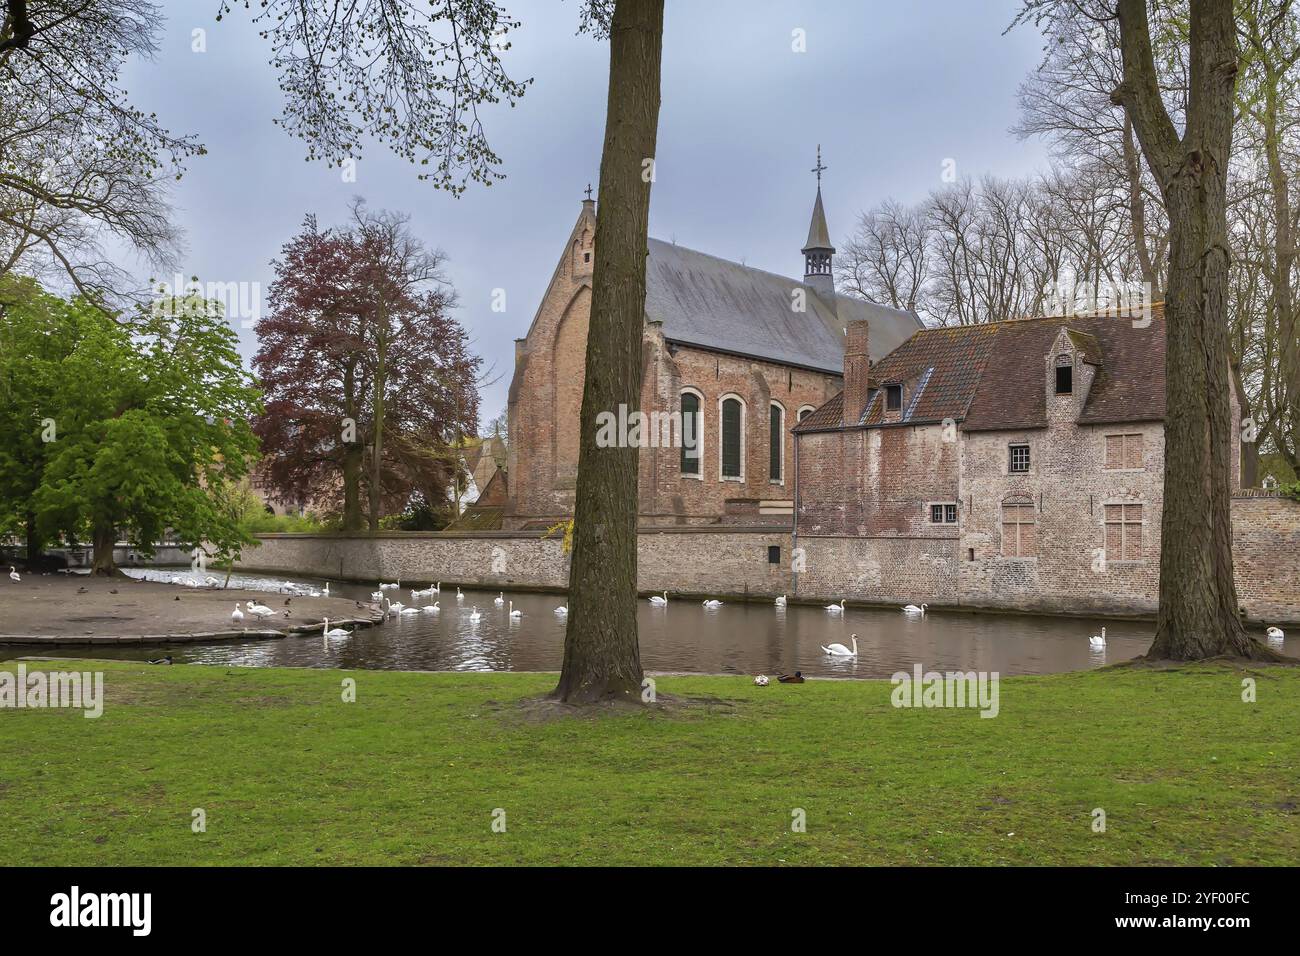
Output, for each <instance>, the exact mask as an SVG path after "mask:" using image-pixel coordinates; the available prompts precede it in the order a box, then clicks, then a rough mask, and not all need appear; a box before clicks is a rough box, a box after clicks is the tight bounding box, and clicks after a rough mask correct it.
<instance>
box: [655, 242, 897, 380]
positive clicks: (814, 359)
mask: <svg viewBox="0 0 1300 956" xmlns="http://www.w3.org/2000/svg"><path fill="white" fill-rule="evenodd" d="M793 289H803V290H804V292H805V296H804V301H805V303H806V306H807V311H805V312H796V311H795V310H794V309H793V308H792V307H791V305H792V299H791V291H792V290H793ZM645 312H646V318H647V319H648V320H650V321H652V322H662V323H663V332H664V337H665V338H667V339H668V340H669V341H673V342H680V343H682V344H684V345H694V346H698V347H701V348H706V349H712V350H715V351H719V352H730V353H733V354H738V355H747V356H751V357H753V358H759V359H767V360H769V361H773V362H778V363H781V364H784V365H795V366H801V367H803V368H810V369H816V370H818V371H826V372H833V373H835V374H836V375H839V374H841V373H842V372H843V369H844V328H845V327H846V326H847V325H848V324H849V322H850V321H853V320H855V319H867V320H868V322H869V323H870V329H871V330H870V333H869V342H870V349H871V353H872V355H873V356H876V357H880V356H883V355H887V354H888V353H889V352H890V351H892V350H893V349H895V348H897V347H898V346H899V345H901V344H902V343H903V342H905V341H907V339H908V337H909V336H911V335H912V333H914V332H916V331H917V330H918V329H920V328H921V327H922V326H921V320H920V319H918V318H917V317H916V316H915V315H913V314H912V313H910V312H900V311H898V310H897V309H890V308H886V307H884V306H879V305H874V304H873V303H870V302H864V301H863V300H861V299H854V298H850V297H848V296H844V295H837V296H836V297H835V304H834V307H832V306H830V305H828V304H827V303H826V302H824V301H823V300H822V299H820V298H818V296H817V295H816V293H814V292H813V290H812V288H811V287H810V286H807V285H805V284H804V283H803V282H802V281H800V280H798V279H791V278H787V277H786V276H779V275H776V274H774V273H771V272H764V271H763V270H761V269H753V268H750V267H749V266H744V265H741V264H740V263H738V262H731V261H729V260H727V259H719V258H718V257H717V256H711V255H708V254H707V253H703V252H696V251H695V250H694V249H687V248H685V247H684V246H678V245H674V244H673V243H670V242H663V241H662V240H659V239H651V240H650V257H649V260H648V261H647V263H646V299H645Z"/></svg>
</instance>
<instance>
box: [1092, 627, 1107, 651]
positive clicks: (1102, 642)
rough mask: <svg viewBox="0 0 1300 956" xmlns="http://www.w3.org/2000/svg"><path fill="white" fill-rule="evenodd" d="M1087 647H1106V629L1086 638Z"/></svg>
mask: <svg viewBox="0 0 1300 956" xmlns="http://www.w3.org/2000/svg"><path fill="white" fill-rule="evenodd" d="M1088 646H1089V647H1105V646H1106V629H1105V628H1104V627H1103V628H1102V629H1101V633H1100V634H1094V635H1092V637H1090V638H1088Z"/></svg>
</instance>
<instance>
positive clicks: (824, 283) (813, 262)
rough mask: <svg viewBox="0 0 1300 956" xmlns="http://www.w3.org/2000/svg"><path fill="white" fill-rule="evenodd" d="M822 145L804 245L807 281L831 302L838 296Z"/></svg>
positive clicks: (818, 152)
mask: <svg viewBox="0 0 1300 956" xmlns="http://www.w3.org/2000/svg"><path fill="white" fill-rule="evenodd" d="M826 169H827V167H826V166H823V165H822V148H821V146H820V145H819V146H818V147H817V165H816V166H814V167H813V169H812V171H813V172H814V173H816V175H817V201H816V202H815V203H813V212H812V222H810V223H809V224H808V241H807V242H806V243H804V247H803V262H804V268H803V281H804V283H805V284H806V285H808V286H809V287H810V288H811V289H812V290H813V292H815V293H816V294H817V296H818V297H819V298H821V299H823V300H825V301H827V302H831V301H833V300H834V298H835V278H834V275H833V272H832V258H831V257H832V256H834V255H835V247H834V246H832V245H831V233H830V229H828V228H827V226H826V210H825V209H823V208H822V173H823V172H825V170H826Z"/></svg>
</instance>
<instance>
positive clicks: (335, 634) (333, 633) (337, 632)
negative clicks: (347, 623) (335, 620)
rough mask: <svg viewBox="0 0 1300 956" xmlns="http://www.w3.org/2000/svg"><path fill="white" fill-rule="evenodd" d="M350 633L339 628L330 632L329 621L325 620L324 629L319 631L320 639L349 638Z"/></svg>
mask: <svg viewBox="0 0 1300 956" xmlns="http://www.w3.org/2000/svg"><path fill="white" fill-rule="evenodd" d="M351 635H352V632H351V631H345V630H343V628H341V627H336V628H334V629H333V630H330V619H329V618H325V629H324V630H322V631H321V637H350V636H351Z"/></svg>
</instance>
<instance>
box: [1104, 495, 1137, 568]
mask: <svg viewBox="0 0 1300 956" xmlns="http://www.w3.org/2000/svg"><path fill="white" fill-rule="evenodd" d="M1106 560H1108V561H1141V560H1142V506H1141V505H1107V506H1106Z"/></svg>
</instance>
